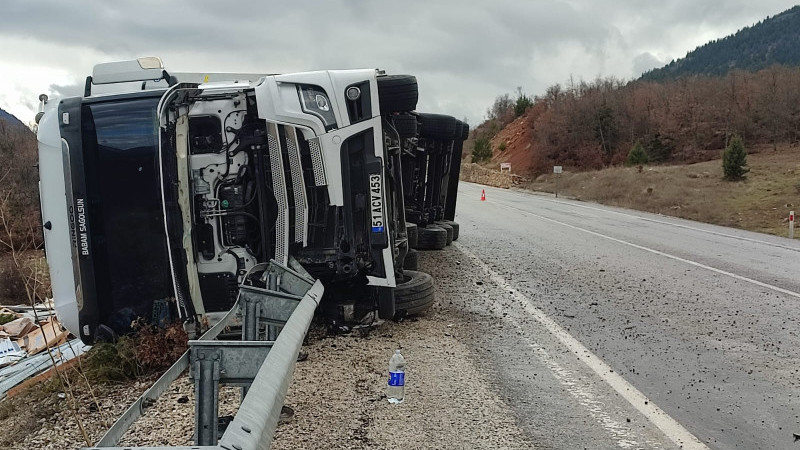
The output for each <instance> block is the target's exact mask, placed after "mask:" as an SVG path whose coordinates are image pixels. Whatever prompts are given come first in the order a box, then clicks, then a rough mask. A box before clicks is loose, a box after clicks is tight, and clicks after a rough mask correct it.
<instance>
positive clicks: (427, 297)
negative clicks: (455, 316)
mask: <svg viewBox="0 0 800 450" xmlns="http://www.w3.org/2000/svg"><path fill="white" fill-rule="evenodd" d="M394 298H395V308H396V310H397V312H396V314H395V317H396V318H401V317H404V316H407V315H412V314H419V313H421V312H423V311H425V310H427V309H428V308H430V307H431V305H433V301H434V300H435V296H434V290H433V277H431V276H430V275H429V274H427V273H425V272H417V271H416V270H404V271H403V279H402V282H401V283H399V284H398V285H397V287H396V288H395V289H394Z"/></svg>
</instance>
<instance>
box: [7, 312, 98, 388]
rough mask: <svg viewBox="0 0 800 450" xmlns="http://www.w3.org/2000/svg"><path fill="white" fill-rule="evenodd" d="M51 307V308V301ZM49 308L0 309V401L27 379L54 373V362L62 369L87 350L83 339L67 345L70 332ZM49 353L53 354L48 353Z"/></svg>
mask: <svg viewBox="0 0 800 450" xmlns="http://www.w3.org/2000/svg"><path fill="white" fill-rule="evenodd" d="M49 303H50V306H51V307H52V300H51V301H49ZM47 306H48V305H47V304H45V308H42V307H41V306H36V309H35V310H34V308H33V307H30V306H25V305H19V306H0V317H2V318H3V320H2V322H3V324H2V325H0V397H4V396H5V395H6V394H7V393H8V392H9V391H10V390H11V389H13V388H14V387H15V386H17V385H19V384H20V383H23V382H24V381H25V380H27V379H28V378H30V377H36V376H37V375H39V374H41V373H43V372H45V371H48V369H51V368H52V366H53V360H55V361H56V364H57V365H60V364H63V363H65V362H67V361H69V360H71V359H74V358H75V357H77V356H80V355H81V354H82V353H83V352H85V351H86V350H87V349H88V347H87V346H84V345H83V343H81V342H80V339H74V340H72V341H69V342H68V341H67V339H68V337H69V331H66V330H65V329H64V328H63V327H62V326H61V323H60V322H59V321H58V319H57V318H56V317H55V314H53V311H52V309H46V307H47ZM37 317H38V320H39V322H38V323H37ZM47 349H50V354H48V353H47V352H45V350H47ZM51 355H52V358H51Z"/></svg>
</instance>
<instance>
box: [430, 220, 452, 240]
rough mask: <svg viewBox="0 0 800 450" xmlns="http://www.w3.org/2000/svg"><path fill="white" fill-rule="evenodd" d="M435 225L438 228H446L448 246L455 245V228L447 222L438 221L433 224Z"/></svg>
mask: <svg viewBox="0 0 800 450" xmlns="http://www.w3.org/2000/svg"><path fill="white" fill-rule="evenodd" d="M433 224H434V225H436V226H437V227H440V228H444V230H445V231H447V245H450V244H452V243H453V227H451V226H450V225H448V224H447V223H445V222H438V221H437V222H433Z"/></svg>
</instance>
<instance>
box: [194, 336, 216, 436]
mask: <svg viewBox="0 0 800 450" xmlns="http://www.w3.org/2000/svg"><path fill="white" fill-rule="evenodd" d="M219 360H220V354H219V352H218V351H216V352H206V351H199V352H197V353H196V358H194V364H193V365H194V367H193V369H194V373H195V378H194V392H195V397H196V398H195V408H194V420H195V422H194V424H195V430H196V433H197V436H196V437H195V442H196V443H197V445H216V444H217V440H218V439H219V436H218V433H219V432H218V430H217V426H218V423H217V422H218V421H219V417H218V416H219V362H220V361H219Z"/></svg>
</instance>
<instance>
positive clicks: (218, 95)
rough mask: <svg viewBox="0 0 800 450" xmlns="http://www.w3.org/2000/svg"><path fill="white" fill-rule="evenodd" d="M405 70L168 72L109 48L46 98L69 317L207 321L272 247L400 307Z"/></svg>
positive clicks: (410, 98)
mask: <svg viewBox="0 0 800 450" xmlns="http://www.w3.org/2000/svg"><path fill="white" fill-rule="evenodd" d="M405 77H406V78H401V79H398V78H396V77H395V78H386V77H385V76H384V75H383V74H382V73H380V72H378V71H376V70H373V69H363V70H340V71H333V70H332V71H318V72H307V73H297V74H285V75H258V74H255V75H253V74H227V75H226V74H169V73H168V72H167V71H166V70H165V69H164V67H163V65H162V63H161V61H160V59H158V58H139V59H138V60H131V61H122V62H117V63H107V64H100V65H97V66H95V69H94V72H93V74H92V76H90V77H88V78H87V82H86V89H85V93H84V96H83V97H76V98H65V99H61V100H60V101H58V102H55V101H51V102H47V104H46V106H45V108H44V114H43V115H42V116H41V120H40V122H39V131H38V140H39V158H40V179H41V181H40V192H41V204H42V219H43V223H44V228H45V230H44V236H45V247H46V253H47V259H48V264H49V268H50V274H51V278H52V285H53V293H54V298H55V303H56V309H57V312H58V314H59V317H60V318H61V319H62V321H63V323H64V324H65V326H66V327H67V328H68V329H69V330H70V331H72V332H73V333H75V334H78V335H79V336H80V337H81V338H82V339H83V340H84V341H85V342H94V341H95V340H97V339H106V338H112V337H113V336H114V335H117V334H122V333H126V332H128V331H130V328H131V324H132V322H133V321H134V320H136V319H145V320H147V321H151V322H153V323H160V322H162V321H164V320H177V319H181V320H184V321H194V322H196V323H200V322H202V319H203V318H204V317H205V316H206V315H208V314H210V313H214V312H223V311H227V310H228V309H230V307H231V306H232V305H233V302H234V301H235V299H236V296H237V293H238V286H239V285H240V284H241V283H246V282H247V281H248V276H251V274H252V273H253V272H254V271H255V270H256V269H257V268H258V267H259V265H263V264H264V263H267V262H269V261H270V260H275V261H278V262H280V263H283V264H286V263H287V261H288V258H289V255H292V256H293V257H294V258H296V259H297V260H298V261H299V262H300V263H301V264H303V266H304V267H305V268H306V269H307V270H308V271H309V272H310V273H311V274H312V275H314V276H315V277H317V278H320V279H321V280H323V282H324V283H325V284H326V286H333V287H334V291H335V286H342V287H343V288H346V290H347V291H348V292H355V291H358V292H361V294H364V295H363V297H364V300H363V302H362V303H364V308H366V309H373V310H374V309H377V310H378V311H379V312H380V313H381V316H383V317H391V316H392V315H393V314H394V305H393V298H392V288H394V287H395V285H396V280H397V279H398V275H399V273H398V271H399V272H402V256H403V255H404V254H405V251H406V249H407V245H406V244H405V242H406V241H405V239H406V235H405V221H404V218H403V217H402V211H403V208H402V191H401V190H400V191H399V192H400V195H399V201H400V202H401V206H400V208H399V211H400V217H398V215H397V214H396V213H395V212H393V211H397V210H398V208H396V207H395V208H390V207H389V205H393V204H394V203H395V202H397V201H398V199H397V198H388V194H387V192H394V191H397V189H396V188H391V189H387V183H389V181H387V166H386V161H387V148H386V145H385V142H386V139H385V132H384V129H383V124H384V121H385V118H386V116H387V114H392V113H396V112H403V111H411V110H413V109H414V107H415V105H416V100H417V93H416V92H417V91H416V81H413V86H412V83H411V82H410V81H409V80H413V77H408V76H405ZM383 79H386V80H390V79H391V80H392V83H389V84H390V86H389V87H388V88H384V89H382V88H381V83H382V80H383ZM398 80H399V81H401V82H400V83H399V84H398V83H397V82H398ZM403 80H405V81H403ZM398 86H399V88H398ZM93 90H94V91H95V92H93ZM100 91H103V93H99V92H100ZM381 96H383V97H384V98H383V99H382V98H381ZM45 102H46V100H45ZM389 175H390V177H389V178H393V177H391V174H389ZM398 255H400V256H401V258H400V260H399V261H400V262H399V264H398V263H397V258H398ZM329 290H330V287H329V288H326V292H328V291H329Z"/></svg>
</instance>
